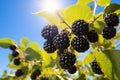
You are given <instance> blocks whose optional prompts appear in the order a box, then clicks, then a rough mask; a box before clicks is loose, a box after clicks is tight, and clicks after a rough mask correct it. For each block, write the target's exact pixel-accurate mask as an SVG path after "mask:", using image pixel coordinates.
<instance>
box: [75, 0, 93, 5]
mask: <svg viewBox="0 0 120 80" xmlns="http://www.w3.org/2000/svg"><path fill="white" fill-rule="evenodd" d="M92 1H93V0H78V2H77V4H79V5H87V4H89V3H90V2H92Z"/></svg>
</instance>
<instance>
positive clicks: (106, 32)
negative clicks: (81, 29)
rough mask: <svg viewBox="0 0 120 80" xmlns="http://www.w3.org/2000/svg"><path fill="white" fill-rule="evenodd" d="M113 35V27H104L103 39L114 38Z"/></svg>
mask: <svg viewBox="0 0 120 80" xmlns="http://www.w3.org/2000/svg"><path fill="white" fill-rule="evenodd" d="M115 35H116V29H115V28H114V27H105V28H104V29H103V38H105V39H111V38H113V37H115Z"/></svg>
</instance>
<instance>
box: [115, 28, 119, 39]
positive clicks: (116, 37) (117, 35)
mask: <svg viewBox="0 0 120 80" xmlns="http://www.w3.org/2000/svg"><path fill="white" fill-rule="evenodd" d="M115 39H116V40H117V39H120V30H118V31H117V33H116V36H115Z"/></svg>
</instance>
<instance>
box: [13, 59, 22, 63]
mask: <svg viewBox="0 0 120 80" xmlns="http://www.w3.org/2000/svg"><path fill="white" fill-rule="evenodd" d="M13 62H14V64H15V65H19V64H20V63H21V62H20V58H17V59H14V61H13Z"/></svg>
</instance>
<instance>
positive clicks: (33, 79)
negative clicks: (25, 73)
mask: <svg viewBox="0 0 120 80" xmlns="http://www.w3.org/2000/svg"><path fill="white" fill-rule="evenodd" d="M40 74H41V71H40V70H39V69H36V70H35V71H34V72H33V73H32V74H31V76H30V77H31V79H32V80H36V78H37V77H38V76H39V75H40Z"/></svg>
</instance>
